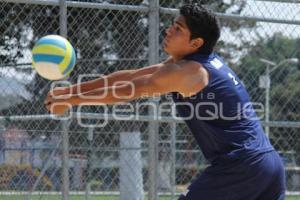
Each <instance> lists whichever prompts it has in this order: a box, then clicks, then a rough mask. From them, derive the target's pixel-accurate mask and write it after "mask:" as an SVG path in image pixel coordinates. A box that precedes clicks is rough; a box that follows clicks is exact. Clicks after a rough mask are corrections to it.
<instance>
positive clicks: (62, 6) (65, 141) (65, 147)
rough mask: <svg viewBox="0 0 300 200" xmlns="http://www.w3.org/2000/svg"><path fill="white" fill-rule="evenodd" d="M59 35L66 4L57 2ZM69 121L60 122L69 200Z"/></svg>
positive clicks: (64, 22)
mask: <svg viewBox="0 0 300 200" xmlns="http://www.w3.org/2000/svg"><path fill="white" fill-rule="evenodd" d="M59 33H60V35H61V36H63V37H65V38H66V37H67V3H66V0H59ZM68 129H69V121H62V130H63V133H62V140H63V141H62V145H63V146H62V159H63V160H62V178H63V180H62V184H63V185H62V197H63V200H68V199H69V185H70V183H69V130H68Z"/></svg>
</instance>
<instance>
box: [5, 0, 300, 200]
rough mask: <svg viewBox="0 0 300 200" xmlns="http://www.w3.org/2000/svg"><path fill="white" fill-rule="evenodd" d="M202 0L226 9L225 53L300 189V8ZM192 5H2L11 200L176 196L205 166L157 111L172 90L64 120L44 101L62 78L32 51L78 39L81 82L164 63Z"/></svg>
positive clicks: (136, 1)
mask: <svg viewBox="0 0 300 200" xmlns="http://www.w3.org/2000/svg"><path fill="white" fill-rule="evenodd" d="M187 2H188V1H187ZM190 2H191V1H190ZM197 2H202V3H204V4H206V5H207V6H208V7H210V8H211V9H213V10H214V11H215V12H217V13H218V15H219V17H220V19H221V23H222V36H221V40H220V41H219V43H218V47H217V52H219V53H220V54H221V55H222V56H223V57H224V58H225V60H226V61H227V62H228V63H229V64H230V66H231V67H232V68H233V69H234V70H235V71H236V72H237V74H238V75H239V76H240V78H241V79H242V81H243V83H244V84H245V86H246V87H247V89H248V91H249V93H250V95H251V98H252V101H253V102H258V103H262V104H263V105H264V107H265V109H263V110H258V115H259V116H260V117H261V119H262V122H263V124H264V126H265V130H266V133H267V134H268V136H269V137H270V139H271V142H272V143H273V145H274V146H275V148H276V149H277V150H278V151H279V152H280V154H281V157H282V158H283V160H284V162H285V167H286V172H287V190H288V192H289V193H290V194H293V193H295V194H296V193H298V194H299V191H300V156H299V155H300V154H299V153H300V134H299V128H300V115H299V114H300V107H299V105H300V100H299V96H300V90H299V85H300V84H299V83H300V82H299V81H300V71H299V68H300V63H298V62H297V59H300V52H299V51H300V50H299V46H300V40H299V39H298V38H299V36H300V3H299V2H297V1H293V0H290V1H283V0H282V1H279V0H276V1H275V0H274V1H271V0H260V1H254V0H248V1H242V0H233V1H223V0H218V1H216V0H214V1H213V0H203V1H197ZM182 4H183V1H179V0H161V1H158V0H149V1H142V0H126V1H121V0H114V1H113V0H98V1H96V0H95V1H88V0H86V1H84V0H82V1H80V0H77V1H66V2H64V1H58V0H51V1H50V0H49V1H39V0H27V1H26V0H0V16H1V17H0V30H1V38H0V60H1V62H0V65H1V68H0V87H1V89H0V91H1V93H0V99H1V104H0V170H1V172H0V199H18V200H19V199H49V198H50V197H52V196H54V198H55V197H57V199H58V198H59V196H63V199H68V198H69V197H71V198H70V199H72V197H73V196H74V197H75V196H76V197H80V199H91V198H92V197H94V196H96V197H98V199H105V198H107V199H115V198H118V197H119V196H120V199H128V195H135V196H136V198H137V197H140V198H139V199H141V198H143V196H145V195H148V196H149V199H151V200H154V199H157V195H166V196H167V197H168V198H169V199H175V196H176V195H178V193H180V192H183V191H184V190H185V189H186V187H187V186H188V184H189V183H190V182H191V180H192V179H193V177H195V176H196V175H197V174H198V173H199V172H201V170H203V169H204V167H205V166H206V161H205V160H204V158H203V156H202V154H201V152H200V151H199V149H198V147H197V144H196V143H195V141H194V139H193V137H192V135H191V134H190V132H189V130H188V129H187V127H186V126H185V124H184V123H182V121H180V120H178V119H173V118H171V117H170V113H168V112H164V113H160V116H162V117H160V118H157V116H156V115H155V114H156V113H155V111H156V110H155V107H151V105H153V102H154V103H156V104H157V105H158V104H159V105H161V104H162V103H166V102H170V98H169V97H168V96H163V97H161V98H160V99H151V100H150V102H152V104H149V101H147V100H138V101H135V102H134V103H133V104H130V105H129V104H123V105H117V106H111V107H108V108H106V107H105V108H104V107H101V106H98V107H94V106H85V107H81V108H80V109H77V108H74V109H73V112H72V113H71V114H72V115H71V117H70V119H68V120H55V119H53V118H52V117H51V116H50V115H48V113H47V111H46V109H45V108H44V105H43V101H44V98H45V95H46V93H47V92H48V90H49V89H50V84H51V83H52V82H50V81H46V80H45V79H42V78H41V77H39V76H38V75H37V74H36V73H35V71H34V70H33V69H32V66H31V52H30V50H31V48H32V46H33V44H34V42H35V41H36V40H37V39H39V38H40V37H42V36H45V35H49V34H65V35H67V38H68V40H69V41H70V42H71V43H72V45H73V46H74V47H75V49H76V55H77V58H78V61H77V65H76V67H75V69H74V71H73V72H72V74H71V75H70V78H69V79H68V81H70V82H71V83H76V82H77V81H78V79H79V78H81V79H83V80H89V79H91V78H95V77H98V76H100V75H101V74H107V73H110V72H113V71H117V70H122V69H134V68H139V67H142V66H146V65H148V64H153V63H156V62H159V61H162V60H164V59H165V58H166V57H167V56H166V55H165V54H164V53H163V52H162V50H161V49H160V46H159V44H160V43H161V42H162V39H163V37H164V30H165V28H166V27H167V26H169V25H170V24H171V23H172V20H173V18H174V16H175V15H176V14H177V13H178V11H177V10H176V8H178V7H179V6H180V5H182ZM65 6H67V8H66V7H65ZM65 9H66V11H67V13H66V14H67V15H66V17H65V18H64V17H61V16H62V13H63V11H64V10H65ZM64 28H66V30H67V32H64V31H63V30H62V29H64ZM95 74H96V75H95ZM58 84H59V83H58ZM131 106H134V109H132V108H133V107H131ZM167 106H168V105H167ZM76 111H77V112H78V113H81V114H80V116H78V115H76ZM116 115H117V116H118V118H117V119H116ZM93 125H94V126H93ZM95 125H96V126H95ZM104 125H105V126H104ZM128 133H129V134H128ZM132 190H134V191H135V192H133V193H134V194H133V193H132ZM124 191H126V192H124ZM122 195H123V196H122ZM129 197H130V196H129Z"/></svg>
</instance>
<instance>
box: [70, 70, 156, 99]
mask: <svg viewBox="0 0 300 200" xmlns="http://www.w3.org/2000/svg"><path fill="white" fill-rule="evenodd" d="M160 66H161V64H157V65H153V66H149V67H144V68H141V69H136V70H120V71H117V72H114V73H111V74H109V75H104V76H103V77H100V78H97V79H95V80H91V81H86V82H82V83H77V84H74V85H72V86H71V87H68V88H66V91H65V92H66V93H67V94H79V93H85V92H88V91H91V90H95V89H98V88H103V87H111V86H113V85H118V84H122V82H126V81H131V80H133V79H135V78H137V77H139V76H144V75H147V74H152V73H154V72H155V71H156V70H157V69H158V68H159V67H160Z"/></svg>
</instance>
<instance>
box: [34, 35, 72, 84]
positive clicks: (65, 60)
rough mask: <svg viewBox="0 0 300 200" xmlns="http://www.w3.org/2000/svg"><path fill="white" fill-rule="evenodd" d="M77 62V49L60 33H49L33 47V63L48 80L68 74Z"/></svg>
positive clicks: (57, 78)
mask: <svg viewBox="0 0 300 200" xmlns="http://www.w3.org/2000/svg"><path fill="white" fill-rule="evenodd" d="M75 63H76V56H75V51H74V48H73V47H72V45H71V44H70V42H69V41H68V40H66V39H65V38H63V37H61V36H59V35H47V36H45V37H42V38H41V39H39V40H38V41H37V43H36V44H35V45H34V47H33V49H32V65H33V67H34V68H35V69H36V71H37V73H38V74H39V75H40V76H42V77H44V78H46V79H48V80H60V79H63V78H65V77H66V76H68V75H69V74H70V73H71V71H72V70H73V68H74V66H75Z"/></svg>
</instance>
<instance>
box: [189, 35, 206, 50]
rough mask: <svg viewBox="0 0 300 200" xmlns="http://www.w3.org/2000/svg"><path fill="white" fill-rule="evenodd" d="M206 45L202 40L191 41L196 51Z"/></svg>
mask: <svg viewBox="0 0 300 200" xmlns="http://www.w3.org/2000/svg"><path fill="white" fill-rule="evenodd" d="M203 44H204V40H203V39H202V38H200V37H199V38H195V39H192V41H191V46H192V47H193V48H195V49H199V48H200V47H201V46H202V45H203Z"/></svg>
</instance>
